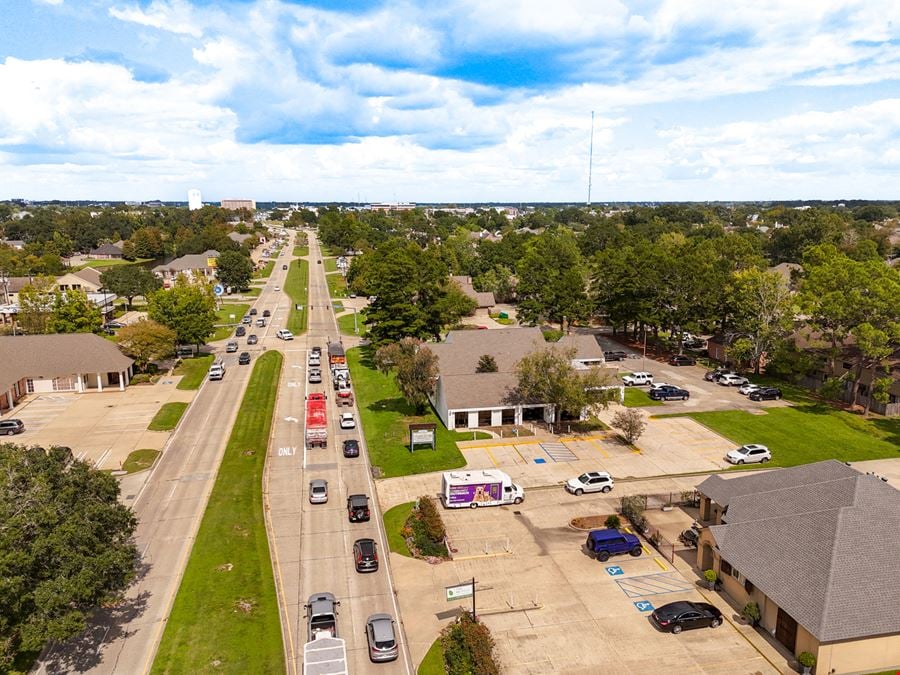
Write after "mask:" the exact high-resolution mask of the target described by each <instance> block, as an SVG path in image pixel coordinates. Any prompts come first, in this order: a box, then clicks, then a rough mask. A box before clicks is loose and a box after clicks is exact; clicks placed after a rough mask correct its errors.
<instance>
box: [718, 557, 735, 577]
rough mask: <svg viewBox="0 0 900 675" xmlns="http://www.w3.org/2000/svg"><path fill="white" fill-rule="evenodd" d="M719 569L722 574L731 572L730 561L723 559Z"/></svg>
mask: <svg viewBox="0 0 900 675" xmlns="http://www.w3.org/2000/svg"><path fill="white" fill-rule="evenodd" d="M719 569H720V570H721V571H722V574H731V571H732V567H731V563H730V562H728V561H727V560H723V561H722V564H721V565H720V567H719Z"/></svg>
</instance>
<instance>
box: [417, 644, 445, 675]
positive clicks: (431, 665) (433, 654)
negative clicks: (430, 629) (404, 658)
mask: <svg viewBox="0 0 900 675" xmlns="http://www.w3.org/2000/svg"><path fill="white" fill-rule="evenodd" d="M446 672H447V671H446V670H445V669H444V648H443V647H442V646H441V639H440V638H438V639H437V640H435V641H434V644H432V645H431V647H430V648H429V649H428V651H427V652H426V654H425V658H424V659H422V663H420V664H419V669H418V670H417V671H416V673H417V675H445V673H446Z"/></svg>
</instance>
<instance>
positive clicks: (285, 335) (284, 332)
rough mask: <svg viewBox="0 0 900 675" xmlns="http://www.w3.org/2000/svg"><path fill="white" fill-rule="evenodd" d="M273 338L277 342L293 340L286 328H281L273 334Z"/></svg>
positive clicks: (292, 335)
mask: <svg viewBox="0 0 900 675" xmlns="http://www.w3.org/2000/svg"><path fill="white" fill-rule="evenodd" d="M275 337H277V338H278V339H279V340H293V339H294V334H293V333H292V332H291V331H289V330H288V329H287V328H282V329H281V330H280V331H278V332H277V333H275Z"/></svg>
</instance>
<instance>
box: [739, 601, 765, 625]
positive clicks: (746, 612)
mask: <svg viewBox="0 0 900 675" xmlns="http://www.w3.org/2000/svg"><path fill="white" fill-rule="evenodd" d="M741 616H742V617H744V618H745V619H747V621H749V622H750V623H751V624H753V625H754V626H755V625H756V624H757V623H759V619H760V613H759V605H757V604H756V603H755V602H752V601H751V602H748V603H747V604H746V605H744V609H742V610H741Z"/></svg>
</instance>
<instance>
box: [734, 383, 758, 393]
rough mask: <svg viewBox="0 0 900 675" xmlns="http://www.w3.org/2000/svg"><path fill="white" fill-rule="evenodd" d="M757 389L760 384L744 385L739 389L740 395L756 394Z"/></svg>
mask: <svg viewBox="0 0 900 675" xmlns="http://www.w3.org/2000/svg"><path fill="white" fill-rule="evenodd" d="M757 389H759V385H758V384H753V383H752V382H748V383H747V384H742V385H741V386H740V387H738V393H739V394H743V395H744V396H748V395H749V394H750V393H751V392H754V391H756V390H757Z"/></svg>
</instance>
